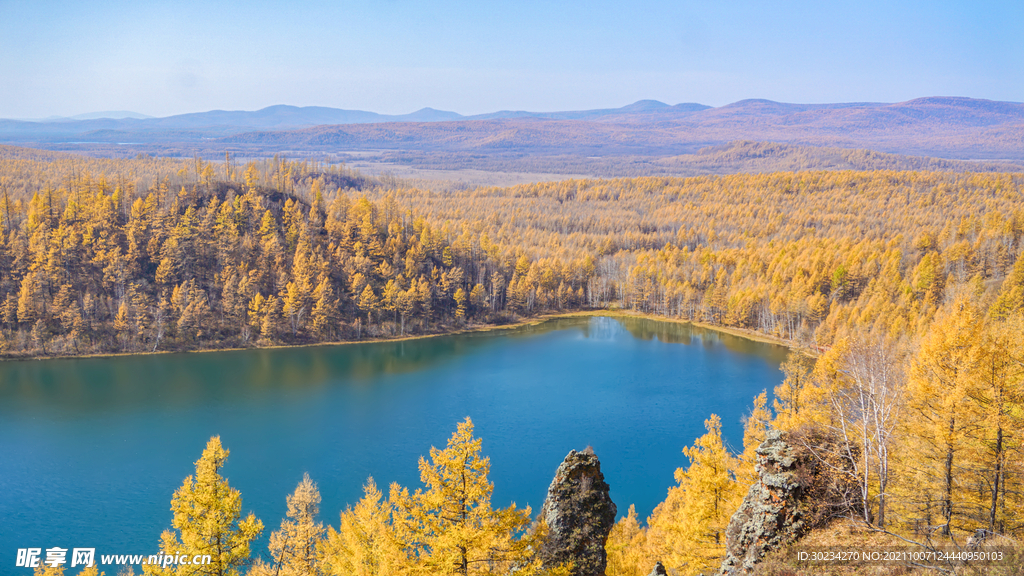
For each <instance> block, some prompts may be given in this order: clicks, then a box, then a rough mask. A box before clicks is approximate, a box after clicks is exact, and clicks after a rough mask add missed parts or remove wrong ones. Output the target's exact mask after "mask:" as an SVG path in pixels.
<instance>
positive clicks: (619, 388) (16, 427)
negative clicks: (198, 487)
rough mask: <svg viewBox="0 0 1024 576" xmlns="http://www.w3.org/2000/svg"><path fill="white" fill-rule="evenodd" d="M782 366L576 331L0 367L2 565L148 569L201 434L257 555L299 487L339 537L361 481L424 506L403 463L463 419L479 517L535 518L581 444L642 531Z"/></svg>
mask: <svg viewBox="0 0 1024 576" xmlns="http://www.w3.org/2000/svg"><path fill="white" fill-rule="evenodd" d="M785 354H786V349H785V348H783V347H780V346H776V345H772V344H763V343H758V342H754V341H751V340H747V339H744V338H740V337H736V336H732V335H729V334H724V333H720V332H715V331H709V330H704V329H700V328H696V327H693V326H691V325H689V324H679V323H669V322H656V321H652V320H646V319H638V318H604V317H572V318H560V319H553V320H548V321H545V322H542V323H540V324H537V325H533V326H525V327H517V328H510V329H504V330H493V331H488V332H477V333H467V334H458V335H451V336H439V337H433V338H423V339H415V340H405V341H398V342H379V343H365V344H348V345H332V346H314V347H304V348H279V349H265V350H240V351H226V352H208V353H189V354H158V355H143V356H119V357H109V358H86V359H59V360H45V361H13V362H0V457H2V462H3V470H2V472H0V519H2V523H0V550H2V555H3V558H4V560H3V563H4V564H3V565H4V566H13V560H14V556H15V552H16V549H17V548H27V547H41V548H43V549H45V548H49V547H53V546H60V547H62V548H69V549H70V548H73V547H95V548H96V549H97V550H96V553H97V558H98V555H99V554H114V553H119V554H156V553H157V551H158V538H159V535H160V533H161V532H162V531H163V530H164V529H165V528H168V527H169V526H170V521H171V512H170V501H171V496H172V494H173V493H174V490H175V489H177V488H178V487H179V486H181V484H182V481H183V480H184V478H185V477H186V476H188V475H189V474H192V473H193V472H194V462H195V461H196V460H197V459H198V458H199V456H200V454H201V453H202V451H203V448H204V447H205V445H206V442H207V440H209V438H210V437H211V436H213V435H220V437H221V440H222V442H223V444H224V446H225V447H226V448H228V449H229V450H230V451H231V455H230V457H229V458H228V461H227V465H226V467H225V469H224V471H223V474H224V475H225V476H226V477H227V478H228V479H229V481H230V484H231V485H232V486H233V487H235V488H237V489H239V490H240V491H241V493H242V501H243V514H244V513H246V512H247V511H249V510H252V511H253V512H255V514H256V516H257V517H259V518H260V519H262V520H263V522H264V524H265V526H266V530H265V531H264V536H263V538H262V539H261V542H260V545H259V547H258V548H257V549H256V551H258V552H261V553H263V554H264V555H266V554H267V552H266V541H267V535H269V533H270V531H271V530H276V529H277V528H278V527H279V526H280V522H281V519H282V518H283V516H284V514H285V510H286V506H285V496H286V495H288V494H290V493H291V492H292V491H293V490H294V489H295V485H296V484H297V483H298V482H299V481H300V480H301V479H302V475H303V473H304V472H308V473H309V474H310V476H311V477H312V478H313V480H314V481H316V482H317V483H318V485H319V487H320V492H321V494H322V496H323V503H322V505H321V519H322V520H323V521H324V523H325V524H330V525H332V526H335V527H337V525H338V516H339V512H340V511H341V509H343V508H344V507H345V506H346V505H348V504H354V503H355V502H356V501H357V500H358V499H359V498H360V497H361V496H362V485H363V483H364V482H365V480H366V478H367V477H368V476H373V477H374V479H375V480H376V482H377V484H378V485H379V486H381V488H382V489H384V491H385V493H386V492H387V490H386V486H387V485H388V484H390V483H391V482H398V483H400V484H402V485H403V486H409V487H410V488H416V487H420V486H421V485H420V483H419V472H418V469H417V460H418V458H419V457H420V456H421V455H422V456H427V455H428V453H429V450H430V447H431V446H437V447H439V448H443V447H444V446H445V445H446V442H447V440H448V438H449V437H450V436H451V434H452V433H453V432H454V431H455V427H456V425H457V423H458V422H460V421H462V420H463V419H464V418H465V417H466V416H470V417H471V418H472V419H473V423H474V425H475V432H476V436H477V437H480V438H482V439H483V452H484V454H485V455H486V456H489V457H490V459H491V474H490V480H491V481H492V482H493V483H494V496H493V499H492V502H493V504H494V506H496V507H498V506H507V505H508V504H509V503H510V502H512V501H515V502H516V504H517V505H518V506H525V505H530V506H532V507H533V509H534V512H536V511H537V510H538V509H539V508H540V505H541V504H542V502H543V499H544V495H545V493H546V491H547V487H548V484H549V483H550V482H551V478H552V476H553V475H554V472H555V469H556V468H557V467H558V465H559V463H561V461H562V459H563V458H564V457H565V455H566V454H567V453H568V452H569V450H570V449H577V450H582V449H583V448H585V447H586V446H588V445H590V446H593V448H594V451H595V452H596V454H597V455H598V457H599V458H600V459H601V466H602V471H603V472H604V475H605V479H606V481H607V482H608V483H609V484H610V485H611V497H612V499H613V500H614V501H615V503H616V504H617V505H618V509H619V515H620V516H622V515H624V514H625V513H626V511H627V509H628V507H629V505H630V504H631V503H632V504H635V505H636V508H637V511H638V513H639V514H640V516H641V517H642V518H643V517H646V516H647V515H649V514H650V513H651V511H652V510H653V509H654V507H655V506H656V505H657V504H658V502H660V501H661V500H663V499H664V497H665V494H666V491H667V489H668V488H669V486H671V485H673V484H674V480H673V471H674V470H675V469H676V468H678V467H680V466H685V465H686V464H687V460H686V458H685V457H684V456H683V454H682V452H681V451H682V448H683V447H684V446H688V445H690V444H692V443H693V441H694V439H695V438H697V437H698V436H700V435H702V434H703V433H704V424H703V423H704V420H705V419H706V418H707V417H708V415H709V414H711V413H716V414H718V415H720V416H721V417H722V422H723V431H724V435H725V437H726V440H727V442H728V443H729V444H730V445H731V446H733V447H734V448H735V449H737V450H738V449H741V448H742V438H743V432H742V424H741V418H742V416H743V415H744V414H746V413H748V412H749V411H750V409H751V405H752V399H753V397H754V396H755V395H757V394H759V393H760V392H761V391H762V390H764V389H767V390H768V392H769V394H770V393H771V391H772V389H773V388H774V387H775V386H776V385H777V384H778V383H779V382H781V380H782V373H781V372H780V371H779V365H780V364H781V363H782V361H783V360H784V359H785ZM44 557H45V553H44ZM69 557H70V553H69ZM5 570H6V568H5ZM76 570H77V569H76ZM25 572H26V573H27V570H25Z"/></svg>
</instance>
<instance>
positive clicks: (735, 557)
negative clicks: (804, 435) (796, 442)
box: [718, 431, 810, 575]
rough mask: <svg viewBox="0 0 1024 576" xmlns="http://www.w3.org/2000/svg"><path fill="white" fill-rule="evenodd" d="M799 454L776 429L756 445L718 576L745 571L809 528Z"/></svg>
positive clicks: (802, 464) (805, 476)
mask: <svg viewBox="0 0 1024 576" xmlns="http://www.w3.org/2000/svg"><path fill="white" fill-rule="evenodd" d="M801 456H803V455H802V454H801V453H800V451H798V450H796V449H794V447H793V446H791V445H790V444H789V443H787V442H786V441H784V440H783V439H782V436H781V434H780V433H779V432H777V431H771V432H769V433H768V436H767V438H766V439H765V441H764V442H763V443H761V445H760V446H759V447H758V448H757V466H756V468H755V469H756V470H757V474H758V479H757V482H755V483H754V484H753V485H752V486H751V487H750V490H749V491H748V492H747V496H746V498H744V499H743V504H741V505H740V509H739V510H738V511H736V513H735V514H734V515H733V517H732V519H731V520H730V521H729V527H728V528H727V529H726V532H725V548H726V551H725V558H724V559H723V561H722V566H721V568H720V569H719V572H718V573H719V574H720V575H735V574H747V573H749V572H750V571H751V569H753V567H754V564H756V563H757V562H758V561H759V560H761V558H763V557H764V555H765V554H766V553H767V552H769V551H771V550H774V549H777V548H780V547H782V546H785V545H786V544H789V543H790V542H793V541H795V540H796V539H797V538H799V537H800V536H802V535H803V534H804V533H805V532H806V531H807V530H808V529H809V523H808V522H807V518H806V517H805V516H807V514H808V510H807V505H806V504H805V502H804V498H805V494H806V492H807V491H808V490H807V488H808V481H809V479H810V478H809V477H808V475H807V474H804V473H803V472H804V471H805V468H806V465H807V462H805V461H804V460H805V459H806V458H802V457H801Z"/></svg>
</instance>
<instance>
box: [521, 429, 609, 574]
mask: <svg viewBox="0 0 1024 576" xmlns="http://www.w3.org/2000/svg"><path fill="white" fill-rule="evenodd" d="M615 513H616V509H615V503H614V502H612V499H611V498H610V497H609V495H608V484H607V483H606V482H605V481H604V474H602V473H601V462H600V461H599V460H598V459H597V456H596V455H595V454H594V452H593V450H591V449H589V448H588V449H587V450H584V451H583V452H577V451H575V450H572V451H571V452H569V455H568V456H566V457H565V460H564V461H563V462H562V464H561V465H559V466H558V470H557V471H555V478H554V479H553V480H552V481H551V486H549V487H548V495H547V498H546V499H545V500H544V506H543V507H542V508H541V511H540V517H541V518H542V519H543V520H544V522H545V523H546V524H547V529H548V537H547V539H546V540H545V542H544V544H543V545H542V546H541V549H540V558H541V561H542V562H543V564H544V566H545V567H554V566H557V565H559V564H562V563H565V562H572V564H573V569H572V574H573V575H574V576H604V570H605V566H606V565H607V563H608V558H607V556H606V555H605V550H604V545H605V542H607V540H608V534H609V532H611V530H612V526H613V525H614V524H615Z"/></svg>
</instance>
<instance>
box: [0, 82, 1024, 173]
mask: <svg viewBox="0 0 1024 576" xmlns="http://www.w3.org/2000/svg"><path fill="white" fill-rule="evenodd" d="M739 140H748V141H749V140H752V141H763V142H778V143H786V144H791V145H800V146H826V147H836V148H850V149H864V148H866V149H873V150H878V151H880V152H885V153H890V154H903V155H913V156H929V157H938V158H949V159H971V160H1014V161H1020V160H1024V103H1017V102H1001V101H992V100H982V99H974V98H966V97H953V96H936V97H925V98H916V99H913V100H908V101H906V102H897V103H878V102H853V103H837V104H827V103H826V104H793V103H785V102H775V101H772V100H765V99H748V100H740V101H738V102H733V103H731V104H727V105H724V106H720V107H717V108H712V107H710V106H704V105H702V104H688V103H684V104H676V105H669V104H666V103H664V102H659V101H656V100H640V101H637V102H634V103H633V104H629V105H626V106H623V107H620V108H608V109H594V110H581V111H566V112H539V113H538V112H527V111H508V110H506V111H499V112H494V113H490V114H478V115H474V116H462V115H460V114H457V113H455V112H448V111H443V110H436V109H433V108H422V109H420V110H417V111H415V112H412V113H410V114H404V115H391V116H388V115H382V114H377V113H375V112H366V111H359V110H341V109H335V108H325V107H315V106H309V107H296V106H288V105H276V106H269V107H266V108H262V109H260V110H257V111H253V112H246V111H224V110H213V111H208V112H199V113H193V114H183V115H177V116H170V117H166V118H153V119H132V118H127V119H122V120H114V119H95V120H86V121H77V122H74V121H61V122H52V123H27V122H22V121H14V120H0V142H2V143H6V144H11V145H20V146H31V147H36V148H49V149H62V150H74V149H76V148H75V147H76V146H77V147H89V146H96V145H105V146H108V147H109V146H110V145H113V146H121V147H124V148H123V151H124V153H128V152H130V151H131V150H137V151H138V152H145V153H154V152H155V153H157V154H160V153H167V152H168V151H169V150H172V151H174V152H171V153H175V154H177V153H181V151H187V150H196V149H202V150H204V151H205V150H211V151H212V150H221V151H223V150H229V149H234V150H239V149H242V150H243V151H244V152H245V153H247V154H253V155H261V154H268V155H269V154H276V153H300V154H301V153H307V152H308V153H325V152H326V153H344V152H354V151H374V150H376V151H380V150H384V151H400V150H405V151H426V152H445V153H460V154H467V153H468V154H490V155H493V154H505V155H508V154H532V155H537V154H540V155H552V154H554V155H576V156H584V157H588V156H608V155H620V156H623V155H640V156H674V155H680V154H690V153H694V152H696V151H697V150H699V149H701V148H703V147H706V146H717V145H723V144H726V143H728V142H733V141H739ZM131 146H135V147H136V148H130V147H131ZM140 146H141V147H142V148H138V147H140ZM161 151H162V152H161ZM221 153H223V152H221Z"/></svg>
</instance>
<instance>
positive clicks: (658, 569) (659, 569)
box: [647, 560, 668, 576]
mask: <svg viewBox="0 0 1024 576" xmlns="http://www.w3.org/2000/svg"><path fill="white" fill-rule="evenodd" d="M647 576H668V571H667V570H665V565H664V564H662V563H661V561H660V560H659V561H658V563H657V564H655V565H654V569H653V570H651V573H650V574H648V575H647Z"/></svg>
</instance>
